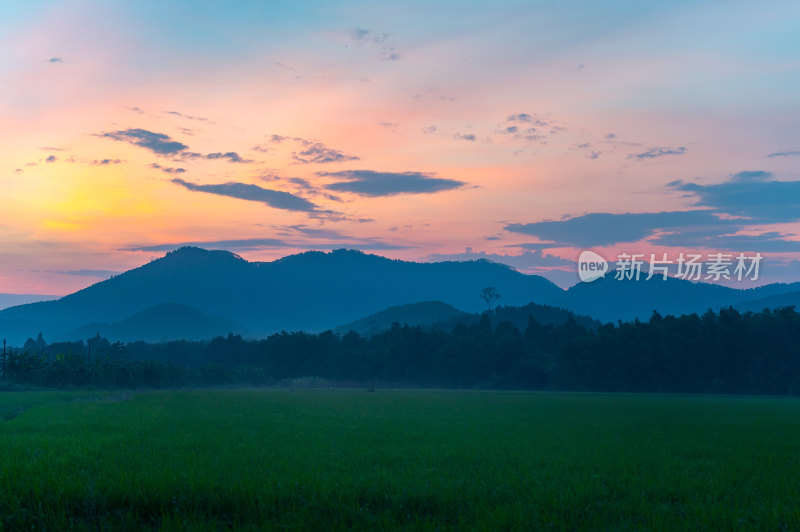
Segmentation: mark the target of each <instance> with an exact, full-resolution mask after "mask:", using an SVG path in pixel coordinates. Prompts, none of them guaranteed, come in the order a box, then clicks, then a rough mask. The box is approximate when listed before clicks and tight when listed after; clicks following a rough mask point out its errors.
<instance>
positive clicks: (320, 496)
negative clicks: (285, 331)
mask: <svg viewBox="0 0 800 532" xmlns="http://www.w3.org/2000/svg"><path fill="white" fill-rule="evenodd" d="M0 525H2V529H3V530H18V529H25V530H41V529H45V530H63V529H92V530H98V529H99V530H106V529H114V530H116V529H121V530H125V529H127V530H141V529H142V528H150V527H152V528H162V529H167V530H170V529H175V530H183V529H187V528H189V529H191V528H198V529H209V530H219V529H242V530H261V529H268V528H272V529H288V530H300V529H318V530H331V529H347V528H356V529H363V530H382V529H408V530H435V529H439V530H441V529H483V530H526V529H535V530H551V529H554V530H575V529H590V530H674V529H684V530H747V529H752V530H798V529H800V401H798V400H793V399H775V398H732V397H680V396H652V395H602V394H555V393H542V394H539V393H501V392H452V391H392V390H378V391H377V392H376V393H367V392H366V391H360V390H294V391H289V390H193V391H157V392H143V393H127V394H125V393H118V392H86V391H82V392H78V391H75V392H0Z"/></svg>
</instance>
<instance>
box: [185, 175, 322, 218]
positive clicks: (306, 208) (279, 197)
mask: <svg viewBox="0 0 800 532" xmlns="http://www.w3.org/2000/svg"><path fill="white" fill-rule="evenodd" d="M171 181H172V182H173V183H175V184H176V185H180V186H182V187H184V188H185V189H187V190H191V191H193V192H205V193H207V194H216V195H218V196H227V197H229V198H236V199H241V200H246V201H256V202H259V203H264V204H265V205H269V206H270V207H273V208H275V209H284V210H288V211H299V212H317V210H318V209H317V206H316V205H314V204H313V203H311V202H310V201H308V200H307V199H305V198H301V197H300V196H295V195H294V194H290V193H289V192H283V191H281V190H271V189H268V188H262V187H259V186H258V185H250V184H247V183H235V182H228V183H222V184H215V185H198V184H195V183H190V182H188V181H184V180H183V179H180V178H174V179H172V180H171Z"/></svg>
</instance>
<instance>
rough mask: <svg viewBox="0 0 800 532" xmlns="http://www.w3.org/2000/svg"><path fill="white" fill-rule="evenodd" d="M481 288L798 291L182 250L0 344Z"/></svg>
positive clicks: (632, 301)
mask: <svg viewBox="0 0 800 532" xmlns="http://www.w3.org/2000/svg"><path fill="white" fill-rule="evenodd" d="M488 286H493V287H495V288H497V290H498V292H499V293H500V295H501V296H502V297H501V299H500V301H499V303H501V304H503V305H504V306H508V307H519V306H524V305H528V304H529V303H531V302H533V303H537V304H539V305H551V306H554V307H561V308H563V309H567V310H570V311H573V312H574V313H575V314H579V315H586V316H591V317H592V318H596V319H598V320H601V321H616V320H618V319H622V320H629V319H633V318H640V319H647V318H649V316H650V315H651V314H652V311H653V310H654V309H657V310H658V311H659V312H660V313H662V314H684V313H691V312H697V313H702V312H705V310H707V309H709V308H711V309H718V308H720V307H722V306H728V305H738V304H740V303H744V302H746V301H755V300H759V299H761V298H772V299H768V300H767V303H768V304H775V305H779V304H780V305H783V304H785V301H784V300H783V299H781V297H778V296H780V295H781V294H786V293H789V292H797V291H798V290H800V284H797V283H796V284H794V285H786V284H774V285H768V286H764V287H760V288H755V289H751V290H736V289H733V288H726V287H723V286H719V285H711V284H703V283H692V282H688V281H682V280H678V279H669V280H667V281H663V280H661V279H660V278H654V279H652V280H651V281H638V282H636V281H617V280H615V279H614V278H613V274H611V273H610V274H608V275H607V276H606V278H604V279H599V280H597V281H595V282H592V283H581V284H579V285H576V286H574V287H572V288H570V289H569V290H567V291H564V290H562V289H560V288H559V287H557V286H556V285H554V284H553V283H551V282H550V281H548V280H546V279H544V278H543V277H539V276H536V275H525V274H522V273H520V272H518V271H516V270H514V269H512V268H510V267H508V266H504V265H501V264H496V263H493V262H490V261H487V260H478V261H466V262H436V263H417V262H407V261H401V260H391V259H387V258H384V257H379V256H377V255H368V254H365V253H362V252H359V251H347V250H337V251H332V252H328V253H324V252H318V251H309V252H306V253H300V254H297V255H290V256H288V257H284V258H282V259H279V260H276V261H272V262H248V261H246V260H244V259H242V258H241V257H239V256H237V255H234V254H233V253H229V252H227V251H206V250H203V249H199V248H192V247H186V248H182V249H179V250H176V251H173V252H170V253H167V254H166V256H164V257H162V258H160V259H157V260H154V261H152V262H150V263H148V264H145V265H144V266H141V267H139V268H135V269H133V270H130V271H127V272H125V273H122V274H120V275H117V276H115V277H113V278H111V279H107V280H105V281H102V282H99V283H96V284H94V285H92V286H90V287H88V288H85V289H83V290H80V291H78V292H75V293H74V294H70V295H68V296H65V297H62V298H61V299H58V300H55V301H45V302H39V303H30V304H25V305H19V306H15V307H11V308H7V309H5V310H0V337H4V338H8V339H9V341H10V342H11V343H12V344H14V345H20V344H21V343H22V342H24V341H25V339H26V338H28V337H35V336H36V334H37V333H39V332H42V333H43V334H44V336H45V338H46V339H57V338H69V337H70V333H72V332H73V331H75V330H76V329H78V328H82V327H84V326H85V325H86V324H90V323H106V324H116V323H118V322H123V321H124V320H126V319H128V318H129V317H132V315H134V314H136V313H138V312H141V311H143V310H145V309H150V308H151V307H156V306H158V305H161V304H163V303H177V304H180V305H185V306H187V307H191V308H192V309H194V310H195V311H197V312H200V313H202V314H205V315H212V316H217V317H222V318H224V319H226V320H230V321H231V322H234V323H235V324H237V325H236V327H237V328H241V329H242V330H246V331H248V334H249V335H250V336H254V337H260V336H265V335H267V334H270V333H273V332H277V331H280V330H287V331H293V330H305V331H310V332H316V331H322V330H325V329H329V328H333V327H336V326H339V325H341V324H343V323H350V322H353V321H355V320H360V319H362V318H364V316H371V315H372V314H375V313H378V312H381V311H384V310H386V309H388V308H389V307H394V306H398V305H408V304H414V303H418V302H420V301H440V302H442V303H444V304H447V305H451V306H452V307H455V308H456V309H460V310H462V311H464V312H467V313H476V312H481V311H482V310H484V309H485V304H484V302H483V301H482V300H481V299H480V293H481V291H482V290H483V289H484V288H486V287H488ZM773 296H775V297H774V298H773ZM787 297H788V296H787ZM788 301H791V298H789V300H788ZM758 304H759V305H763V304H764V303H763V302H759V303H758ZM184 310H185V309H184ZM759 310H760V308H759ZM161 312H164V315H167V314H169V311H164V310H163V309H162V310H161ZM176 312H180V313H182V314H183V315H184V316H186V314H187V313H186V312H184V311H176ZM145 318H147V315H145ZM523 318H524V319H525V320H527V315H523ZM198 319H200V318H198ZM407 319H411V318H410V317H409V318H407ZM167 322H168V321H165V323H167ZM131 330H133V329H131ZM84 332H85V331H83V330H82V331H80V333H81V335H83V333H84ZM81 337H82V336H81ZM170 337H173V335H171V334H170Z"/></svg>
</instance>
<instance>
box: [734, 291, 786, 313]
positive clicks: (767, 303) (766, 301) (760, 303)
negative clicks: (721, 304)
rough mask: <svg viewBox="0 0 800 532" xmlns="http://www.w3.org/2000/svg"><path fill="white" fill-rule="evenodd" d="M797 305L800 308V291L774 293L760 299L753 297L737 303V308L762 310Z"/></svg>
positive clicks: (752, 310) (753, 310)
mask: <svg viewBox="0 0 800 532" xmlns="http://www.w3.org/2000/svg"><path fill="white" fill-rule="evenodd" d="M782 307H797V308H798V309H800V291H797V292H788V293H786V294H773V295H769V296H766V297H762V298H759V299H751V300H748V301H744V302H742V303H738V304H737V305H735V308H736V309H737V310H740V311H743V312H746V311H751V312H761V311H762V310H764V309H765V308H769V309H776V308H782Z"/></svg>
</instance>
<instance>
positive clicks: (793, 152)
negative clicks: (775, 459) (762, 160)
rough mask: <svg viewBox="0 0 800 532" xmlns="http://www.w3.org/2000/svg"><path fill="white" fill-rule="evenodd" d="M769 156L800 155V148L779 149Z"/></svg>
mask: <svg viewBox="0 0 800 532" xmlns="http://www.w3.org/2000/svg"><path fill="white" fill-rule="evenodd" d="M767 157H800V150H796V151H778V152H775V153H770V154H769V155H767Z"/></svg>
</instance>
